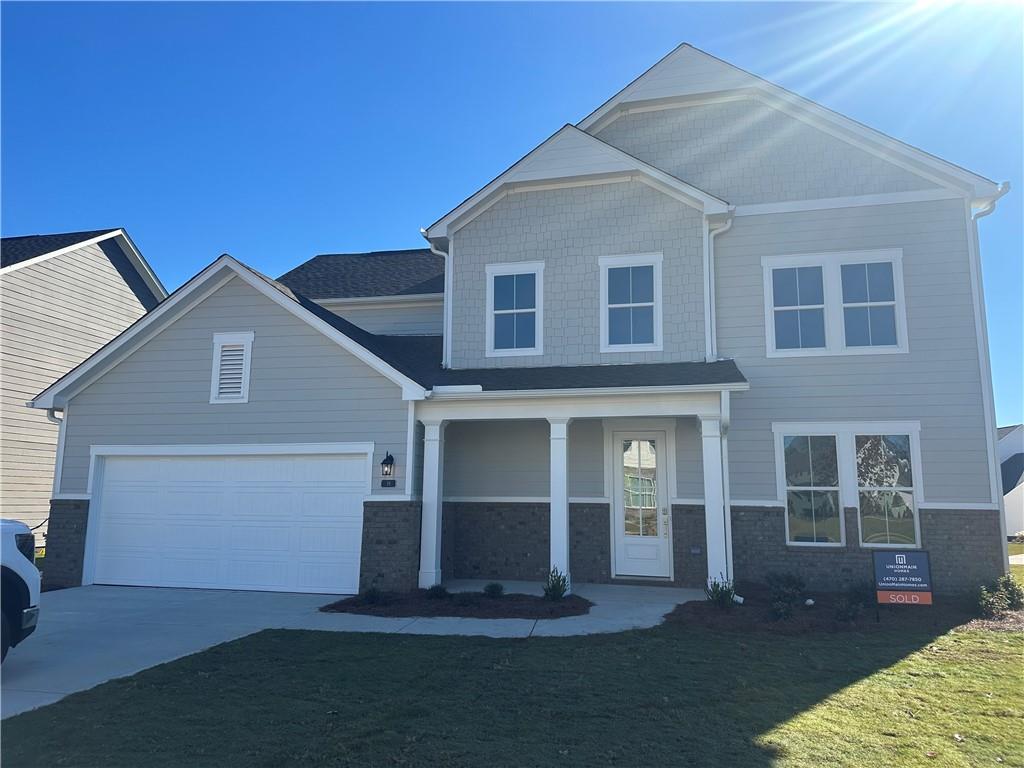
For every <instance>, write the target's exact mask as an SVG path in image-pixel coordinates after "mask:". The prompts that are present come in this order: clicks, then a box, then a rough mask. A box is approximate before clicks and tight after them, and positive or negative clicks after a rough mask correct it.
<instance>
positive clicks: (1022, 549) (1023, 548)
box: [1006, 541, 1024, 555]
mask: <svg viewBox="0 0 1024 768" xmlns="http://www.w3.org/2000/svg"><path fill="white" fill-rule="evenodd" d="M1006 548H1007V549H1008V550H1010V554H1011V555H1024V542H1019V541H1011V542H1010V543H1009V544H1007V545H1006Z"/></svg>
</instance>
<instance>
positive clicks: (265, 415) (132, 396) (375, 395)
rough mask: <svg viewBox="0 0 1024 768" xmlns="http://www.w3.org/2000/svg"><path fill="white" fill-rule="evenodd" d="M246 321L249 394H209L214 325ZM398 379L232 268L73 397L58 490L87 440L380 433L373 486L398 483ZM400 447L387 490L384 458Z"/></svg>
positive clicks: (73, 485)
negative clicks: (225, 397)
mask: <svg viewBox="0 0 1024 768" xmlns="http://www.w3.org/2000/svg"><path fill="white" fill-rule="evenodd" d="M247 331H252V332H253V334H254V339H253V344H252V363H251V378H250V384H249V401H248V402H247V403H214V404H211V403H210V377H211V370H212V364H213V334H215V333H232V332H247ZM407 423H408V408H407V404H406V403H405V402H403V401H402V393H401V388H400V387H399V386H398V385H396V384H394V383H392V382H391V381H389V380H388V379H386V378H385V377H383V376H381V375H380V374H379V373H377V372H376V371H374V370H372V369H371V368H369V367H368V366H367V365H366V364H364V363H362V362H361V361H359V360H358V359H356V358H355V357H353V356H352V355H351V354H349V353H348V352H346V351H345V350H343V349H342V348H341V347H340V346H338V345H337V344H335V343H334V342H333V341H331V340H330V339H328V338H327V337H326V336H324V335H323V334H321V333H320V332H319V331H316V330H315V329H313V328H311V327H310V326H309V325H308V324H306V323H304V322H303V321H302V320H300V319H298V318H296V317H295V316H294V315H292V314H291V313H289V312H287V311H286V310H285V309H283V308H281V307H279V306H278V305H277V304H275V303H274V302H272V301H271V300H270V299H268V298H267V297H266V296H264V295H262V294H261V293H259V292H258V291H256V290H255V289H253V288H252V287H250V286H249V285H247V284H246V283H245V282H243V281H242V280H241V279H239V278H234V279H232V280H230V281H228V282H227V283H226V284H225V285H223V286H222V287H221V288H219V289H218V290H217V291H215V292H214V293H213V294H211V295H210V296H208V297H207V298H205V299H204V300H203V301H201V302H200V303H199V304H198V305H196V306H195V307H193V308H192V309H191V310H189V311H188V312H186V313H185V314H184V315H183V316H181V317H179V318H178V319H177V320H175V321H174V322H173V323H171V324H170V325H169V326H168V327H166V328H164V329H163V330H162V331H160V332H159V333H158V334H157V335H155V336H154V337H153V338H151V339H150V340H148V341H147V342H146V343H145V344H144V345H143V346H142V347H140V348H139V349H138V350H136V351H135V352H133V353H132V354H131V355H130V356H128V357H127V358H126V359H125V360H123V361H121V362H120V363H118V364H117V365H116V366H115V367H114V368H112V369H111V370H109V371H108V372H107V373H105V374H104V375H103V376H102V377H100V378H99V379H98V380H96V381H95V382H93V383H92V384H90V385H89V386H88V387H87V388H85V389H84V390H83V391H81V392H80V393H78V394H77V395H75V396H74V397H72V399H71V402H70V412H69V418H68V423H67V427H66V435H65V453H64V465H63V474H62V484H61V490H62V491H63V492H64V493H82V492H84V491H85V490H86V487H87V483H88V471H89V448H90V446H92V445H180V444H214V443H339V442H365V441H373V442H374V443H375V456H374V483H373V484H374V492H375V493H396V492H399V493H400V492H403V491H404V488H405V473H406V472H407V471H408V469H409V466H408V465H409V462H408V461H407V457H406V455H405V454H406V445H407V441H406V429H407ZM385 451H390V452H391V454H392V455H393V456H394V457H395V463H396V470H395V478H396V480H397V481H398V482H397V487H396V488H394V489H381V488H380V487H379V486H380V482H379V477H378V475H379V464H380V461H381V459H383V458H384V453H385Z"/></svg>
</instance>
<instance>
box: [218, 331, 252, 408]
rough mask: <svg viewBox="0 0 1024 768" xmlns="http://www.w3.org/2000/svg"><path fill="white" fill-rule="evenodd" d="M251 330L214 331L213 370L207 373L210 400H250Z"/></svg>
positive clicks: (220, 401) (225, 401)
mask: <svg viewBox="0 0 1024 768" xmlns="http://www.w3.org/2000/svg"><path fill="white" fill-rule="evenodd" d="M252 340H253V333H252V332H251V331H249V332H243V333H215V334H214V335H213V372H212V374H211V377H210V402H211V403H247V402H249V373H250V371H251V369H252Z"/></svg>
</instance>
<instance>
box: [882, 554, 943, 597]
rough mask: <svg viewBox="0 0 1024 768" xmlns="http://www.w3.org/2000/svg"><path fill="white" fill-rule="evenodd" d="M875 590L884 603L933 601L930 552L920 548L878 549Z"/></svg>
mask: <svg viewBox="0 0 1024 768" xmlns="http://www.w3.org/2000/svg"><path fill="white" fill-rule="evenodd" d="M873 554H874V560H875V593H876V595H877V596H878V602H879V603H881V604H883V605H931V604H932V574H931V565H930V563H929V560H928V553H927V552H922V551H921V550H919V549H912V550H907V551H901V550H875V552H874V553H873Z"/></svg>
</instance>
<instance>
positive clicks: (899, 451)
mask: <svg viewBox="0 0 1024 768" xmlns="http://www.w3.org/2000/svg"><path fill="white" fill-rule="evenodd" d="M856 450H857V506H858V509H859V510H860V540H861V543H862V544H866V545H889V546H900V547H915V546H917V520H916V518H917V515H916V513H915V509H914V471H913V461H912V460H911V451H910V435H857V436H856Z"/></svg>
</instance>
